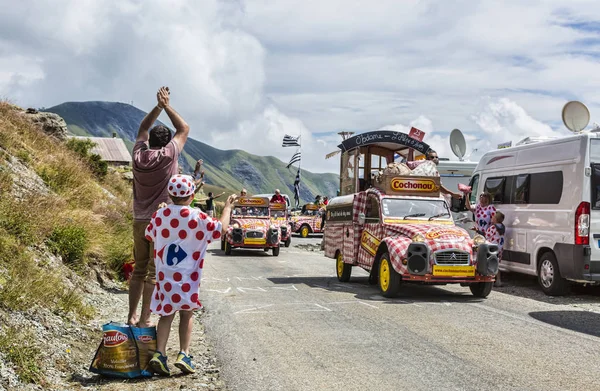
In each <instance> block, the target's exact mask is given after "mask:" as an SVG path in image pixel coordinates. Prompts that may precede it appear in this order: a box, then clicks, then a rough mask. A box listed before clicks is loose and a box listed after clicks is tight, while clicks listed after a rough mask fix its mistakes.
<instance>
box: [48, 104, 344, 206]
mask: <svg viewBox="0 0 600 391" xmlns="http://www.w3.org/2000/svg"><path fill="white" fill-rule="evenodd" d="M44 111H49V112H52V113H56V114H58V115H60V116H61V117H63V118H64V120H65V121H66V123H67V126H68V128H69V130H70V131H71V132H72V133H73V134H75V135H80V136H85V135H90V136H95V137H110V136H112V133H113V132H116V133H117V135H118V136H119V137H122V138H123V139H124V140H125V143H126V144H127V146H128V147H129V149H130V151H131V148H132V147H133V141H134V140H135V137H136V135H137V130H138V126H139V124H140V122H141V120H142V119H143V118H144V116H145V115H146V113H145V112H143V111H142V110H139V109H138V108H136V107H134V106H131V105H128V104H125V103H117V102H66V103H62V104H60V105H58V106H54V107H51V108H48V109H44ZM198 159H203V160H204V164H205V166H206V167H205V171H206V182H207V184H212V185H215V186H219V187H223V188H228V189H241V188H242V187H245V188H246V189H248V192H249V193H250V194H258V193H272V192H273V191H274V189H276V188H279V189H281V191H282V193H287V194H288V195H290V197H293V194H294V190H293V184H294V178H295V175H296V172H295V171H293V170H288V169H287V168H286V164H285V163H284V162H282V161H281V160H279V159H277V158H275V157H273V156H257V155H252V154H250V153H247V152H245V151H241V150H227V151H224V150H220V149H217V148H214V147H211V146H210V145H207V144H204V143H202V142H200V141H197V140H194V139H191V138H190V139H188V142H187V143H186V145H185V147H184V150H183V153H182V156H181V159H180V164H181V165H182V166H183V167H184V170H185V171H186V172H191V171H192V167H193V166H194V165H195V162H196V160H198ZM338 184H339V177H338V175H336V174H315V173H311V172H308V171H305V170H302V180H301V184H300V196H301V198H302V200H303V201H312V200H313V199H314V196H315V195H317V194H321V195H329V196H334V195H335V194H336V191H337V188H338Z"/></svg>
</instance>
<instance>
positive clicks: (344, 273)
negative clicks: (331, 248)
mask: <svg viewBox="0 0 600 391" xmlns="http://www.w3.org/2000/svg"><path fill="white" fill-rule="evenodd" d="M335 270H336V272H337V278H338V280H340V281H341V282H348V281H350V274H351V273H352V265H350V264H347V263H344V257H343V256H342V253H341V252H338V253H337V256H336V257H335Z"/></svg>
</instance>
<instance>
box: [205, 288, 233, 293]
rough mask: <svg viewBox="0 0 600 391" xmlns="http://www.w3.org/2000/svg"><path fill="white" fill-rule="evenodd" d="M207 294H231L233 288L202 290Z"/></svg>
mask: <svg viewBox="0 0 600 391" xmlns="http://www.w3.org/2000/svg"><path fill="white" fill-rule="evenodd" d="M202 290H203V291H205V292H218V293H229V291H231V287H229V288H227V289H202Z"/></svg>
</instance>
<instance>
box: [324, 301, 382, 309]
mask: <svg viewBox="0 0 600 391" xmlns="http://www.w3.org/2000/svg"><path fill="white" fill-rule="evenodd" d="M356 303H358V304H362V305H366V306H367V307H371V308H375V309H376V310H378V309H379V307H377V306H374V305H373V304H369V303H365V302H364V301H360V300H348V301H334V302H331V303H327V305H336V304H356Z"/></svg>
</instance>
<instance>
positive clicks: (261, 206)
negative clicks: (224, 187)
mask: <svg viewBox="0 0 600 391" xmlns="http://www.w3.org/2000/svg"><path fill="white" fill-rule="evenodd" d="M280 242H281V232H280V227H279V225H278V224H274V223H273V221H272V220H271V212H270V208H269V199H268V198H262V197H239V198H238V199H236V201H235V203H234V205H233V209H232V211H231V220H230V223H229V227H228V228H227V233H226V235H225V236H224V237H223V240H222V241H221V249H222V250H224V251H225V254H226V255H231V250H232V249H234V248H250V249H261V250H264V251H265V252H266V251H269V250H272V251H273V255H274V256H278V255H279V245H280Z"/></svg>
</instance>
